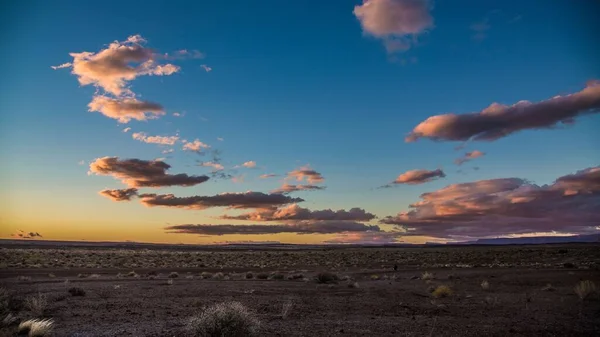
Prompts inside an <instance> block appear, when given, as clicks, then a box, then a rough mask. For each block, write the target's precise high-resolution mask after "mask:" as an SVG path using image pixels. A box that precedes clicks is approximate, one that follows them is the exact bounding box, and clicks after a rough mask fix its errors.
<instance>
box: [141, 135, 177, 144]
mask: <svg viewBox="0 0 600 337" xmlns="http://www.w3.org/2000/svg"><path fill="white" fill-rule="evenodd" d="M131 137H132V138H133V139H135V140H139V141H140V142H144V143H150V144H160V145H175V143H176V142H177V141H178V140H179V137H178V136H148V135H146V133H144V132H135V133H133V134H132V135H131Z"/></svg>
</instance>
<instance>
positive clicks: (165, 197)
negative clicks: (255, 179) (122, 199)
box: [139, 191, 304, 210]
mask: <svg viewBox="0 0 600 337" xmlns="http://www.w3.org/2000/svg"><path fill="white" fill-rule="evenodd" d="M139 198H140V201H141V203H142V204H143V205H145V206H148V207H156V206H162V207H173V208H184V209H193V210H201V209H206V208H211V207H227V208H232V209H244V208H261V209H271V208H274V207H277V206H281V205H286V204H291V203H295V202H302V201H304V199H301V198H292V197H289V196H286V195H283V194H265V193H262V192H251V191H248V192H241V193H240V192H238V193H221V194H217V195H213V196H192V197H176V196H175V195H173V194H140V195H139Z"/></svg>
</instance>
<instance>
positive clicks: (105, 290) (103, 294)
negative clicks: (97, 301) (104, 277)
mask: <svg viewBox="0 0 600 337" xmlns="http://www.w3.org/2000/svg"><path fill="white" fill-rule="evenodd" d="M96 293H97V294H98V297H100V298H101V299H103V300H106V299H108V298H110V296H111V294H112V289H111V288H109V287H102V288H100V289H98V290H97V291H96Z"/></svg>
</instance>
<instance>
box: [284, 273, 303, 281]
mask: <svg viewBox="0 0 600 337" xmlns="http://www.w3.org/2000/svg"><path fill="white" fill-rule="evenodd" d="M303 278H304V275H302V274H292V275H288V277H287V279H288V280H302V279H303Z"/></svg>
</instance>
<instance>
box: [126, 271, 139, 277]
mask: <svg viewBox="0 0 600 337" xmlns="http://www.w3.org/2000/svg"><path fill="white" fill-rule="evenodd" d="M127 277H139V275H138V274H137V273H136V272H135V271H130V272H129V273H127Z"/></svg>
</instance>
